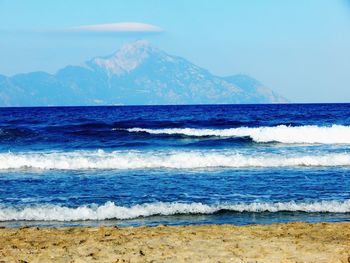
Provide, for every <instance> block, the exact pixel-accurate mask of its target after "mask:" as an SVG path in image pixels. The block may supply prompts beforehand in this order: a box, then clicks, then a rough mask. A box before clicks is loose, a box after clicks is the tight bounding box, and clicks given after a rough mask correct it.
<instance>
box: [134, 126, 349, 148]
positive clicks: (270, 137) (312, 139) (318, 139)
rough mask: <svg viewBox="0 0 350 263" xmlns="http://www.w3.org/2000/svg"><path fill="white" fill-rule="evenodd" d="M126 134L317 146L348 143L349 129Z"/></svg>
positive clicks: (190, 130)
mask: <svg viewBox="0 0 350 263" xmlns="http://www.w3.org/2000/svg"><path fill="white" fill-rule="evenodd" d="M127 131H129V132H146V133H149V134H168V135H184V136H192V137H204V136H216V137H250V138H251V139H252V140H253V141H255V142H259V143H264V142H265V143H267V142H281V143H286V144H294V143H315V144H316V143H317V144H350V126H342V125H333V126H330V127H320V126H314V125H308V126H295V127H291V126H286V125H279V126H275V127H257V128H248V127H241V128H230V129H220V130H219V129H194V128H169V129H144V128H131V129H127Z"/></svg>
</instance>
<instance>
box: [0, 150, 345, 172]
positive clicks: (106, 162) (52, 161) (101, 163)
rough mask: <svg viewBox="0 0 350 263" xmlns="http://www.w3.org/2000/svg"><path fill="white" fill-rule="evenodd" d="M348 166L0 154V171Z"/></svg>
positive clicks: (192, 157)
mask: <svg viewBox="0 0 350 263" xmlns="http://www.w3.org/2000/svg"><path fill="white" fill-rule="evenodd" d="M288 166H292V167H293V166H310V167H332V166H350V154H348V153H334V154H319V155H301V154H300V153H299V154H298V155H296V154H293V155H292V154H290V155H281V154H259V155H244V154H239V153H232V152H220V151H150V152H146V151H144V152H142V151H114V152H105V151H103V150H97V151H72V152H46V153H45V152H41V153H40V152H39V153H38V152H31V153H1V154H0V169H1V170H11V169H42V170H51V169H52V170H88V169H158V168H159V169H200V168H244V167H288Z"/></svg>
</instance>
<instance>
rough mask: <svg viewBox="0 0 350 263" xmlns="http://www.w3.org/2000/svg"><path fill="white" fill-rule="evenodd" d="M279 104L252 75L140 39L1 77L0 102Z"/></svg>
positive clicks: (276, 97)
mask: <svg viewBox="0 0 350 263" xmlns="http://www.w3.org/2000/svg"><path fill="white" fill-rule="evenodd" d="M283 102H287V100H286V99H285V98H283V97H282V96H280V95H279V94H277V93H275V92H274V91H272V90H271V89H269V88H267V87H264V85H262V84H261V83H260V82H259V81H257V80H255V79H253V78H250V77H248V76H245V75H235V76H230V77H218V76H215V75H213V74H211V73H210V72H209V71H207V70H205V69H203V68H201V67H199V66H196V65H194V64H193V63H191V62H189V61H187V60H186V59H183V58H181V57H177V56H171V55H169V54H167V53H165V52H163V51H162V50H160V49H157V48H154V47H152V46H151V45H149V44H148V43H147V42H145V41H136V42H134V43H131V44H128V45H125V46H123V47H122V48H121V49H120V50H119V51H117V52H116V53H114V54H113V55H111V56H107V57H97V58H93V59H91V60H89V61H87V62H85V63H84V64H83V65H81V66H67V67H65V68H63V69H61V70H59V71H58V72H57V73H56V74H48V73H46V72H32V73H27V74H18V75H15V76H13V77H6V76H2V75H0V106H47V105H59V106H61V105H62V106H64V105H115V104H117V105H119V104H124V105H128V104H129V105H131V104H146V105H149V104H216V103H217V104H223V103H283Z"/></svg>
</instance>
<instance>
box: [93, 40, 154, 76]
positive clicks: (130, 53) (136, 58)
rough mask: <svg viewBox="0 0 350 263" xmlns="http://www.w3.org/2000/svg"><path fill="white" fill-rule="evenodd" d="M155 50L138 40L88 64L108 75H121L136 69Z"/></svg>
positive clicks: (148, 44) (145, 42)
mask: <svg viewBox="0 0 350 263" xmlns="http://www.w3.org/2000/svg"><path fill="white" fill-rule="evenodd" d="M156 50H157V49H156V48H154V47H152V46H151V45H150V43H149V42H148V41H146V40H138V41H135V42H132V43H128V44H125V45H123V46H122V47H121V48H120V49H119V50H118V51H117V52H115V53H114V54H113V55H111V56H107V57H97V58H94V59H93V60H92V61H90V62H89V63H88V64H93V65H94V66H95V67H96V66H97V67H100V68H103V69H104V70H106V72H107V73H108V74H109V75H122V74H125V73H128V72H130V71H132V70H134V69H135V68H137V67H138V66H139V65H140V64H141V63H142V62H143V61H145V60H146V59H147V58H148V57H149V56H150V53H151V52H155V51H156Z"/></svg>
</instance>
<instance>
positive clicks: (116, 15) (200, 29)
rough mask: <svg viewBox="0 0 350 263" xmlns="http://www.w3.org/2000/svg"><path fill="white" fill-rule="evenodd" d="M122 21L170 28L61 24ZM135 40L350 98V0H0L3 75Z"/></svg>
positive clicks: (301, 97)
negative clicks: (149, 30)
mask: <svg viewBox="0 0 350 263" xmlns="http://www.w3.org/2000/svg"><path fill="white" fill-rule="evenodd" d="M120 22H137V23H147V24H152V25H154V26H157V27H160V28H161V29H163V32H162V33H153V34H144V33H133V34H125V33H111V34H98V33H85V34H79V33H72V32H70V33H62V32H60V31H64V30H67V29H68V28H71V27H78V26H82V25H92V24H105V23H120ZM136 39H147V40H149V41H150V42H151V43H152V44H153V45H155V46H157V47H159V48H161V49H163V50H165V51H166V52H168V53H170V54H174V55H179V56H182V57H185V58H187V59H188V60H190V61H192V62H194V63H195V64H197V65H199V66H202V67H204V68H206V69H208V70H209V71H211V72H212V73H214V74H217V75H222V76H226V75H232V74H236V73H245V74H248V75H251V76H253V77H255V78H257V79H259V80H260V81H262V82H263V83H265V84H266V85H267V86H269V87H271V88H272V89H274V90H276V91H278V92H280V93H281V94H282V95H284V96H286V97H287V98H288V99H290V100H291V101H293V102H350V0H349V1H348V0H283V1H282V0H215V1H213V0H207V1H206V0H176V1H175V0H174V1H171V0H169V1H165V0H127V1H126V0H123V1H118V0H95V1H92V0H72V1H61V0H50V1H48V0H31V1H28V0H22V1H20V0H0V74H4V75H14V74H17V73H21V72H29V71H37V70H44V71H48V72H51V73H54V72H55V71H56V70H58V69H59V68H61V67H64V66H65V65H67V64H80V63H81V62H83V61H85V60H88V59H89V58H91V57H94V56H100V55H108V54H110V53H113V52H114V51H115V50H117V49H118V48H119V47H120V46H121V45H122V44H123V43H125V42H130V41H133V40H136Z"/></svg>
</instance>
